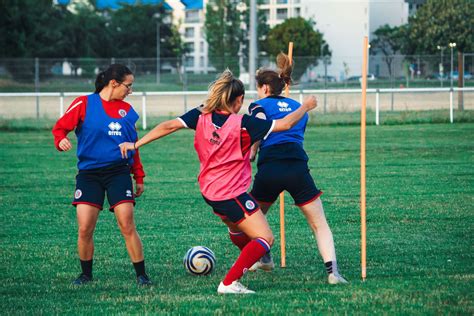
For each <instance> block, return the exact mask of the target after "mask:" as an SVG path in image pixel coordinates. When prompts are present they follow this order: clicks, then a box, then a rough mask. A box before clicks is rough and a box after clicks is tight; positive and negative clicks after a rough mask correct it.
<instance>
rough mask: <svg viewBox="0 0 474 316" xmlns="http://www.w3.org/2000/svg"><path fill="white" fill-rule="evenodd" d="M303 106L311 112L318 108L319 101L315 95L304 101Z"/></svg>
mask: <svg viewBox="0 0 474 316" xmlns="http://www.w3.org/2000/svg"><path fill="white" fill-rule="evenodd" d="M303 106H304V108H305V109H306V111H308V112H309V111H311V110H313V109H315V108H316V107H317V106H318V101H317V100H316V97H315V96H314V95H310V96H309V97H307V98H306V99H305V100H304V102H303Z"/></svg>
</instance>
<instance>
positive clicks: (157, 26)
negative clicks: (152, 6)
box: [153, 13, 161, 85]
mask: <svg viewBox="0 0 474 316" xmlns="http://www.w3.org/2000/svg"><path fill="white" fill-rule="evenodd" d="M153 17H154V18H155V19H156V84H157V85H159V84H160V82H161V77H160V76H161V74H160V68H161V62H160V52H161V47H160V42H161V38H160V26H161V23H160V22H161V16H160V14H159V13H155V14H154V15H153Z"/></svg>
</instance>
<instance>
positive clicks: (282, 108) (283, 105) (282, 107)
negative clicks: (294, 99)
mask: <svg viewBox="0 0 474 316" xmlns="http://www.w3.org/2000/svg"><path fill="white" fill-rule="evenodd" d="M277 105H278V106H279V110H280V112H291V108H290V107H288V105H289V104H288V103H286V102H283V101H278V102H277Z"/></svg>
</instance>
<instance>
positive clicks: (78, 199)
mask: <svg viewBox="0 0 474 316" xmlns="http://www.w3.org/2000/svg"><path fill="white" fill-rule="evenodd" d="M104 196H105V187H104V185H103V182H102V179H101V177H100V175H99V174H98V173H95V172H82V171H80V172H79V173H78V174H77V176H76V190H75V191H74V200H73V202H72V204H73V205H76V206H77V205H80V204H81V205H82V204H84V205H90V206H93V207H96V208H98V209H99V210H101V209H102V206H103V204H104Z"/></svg>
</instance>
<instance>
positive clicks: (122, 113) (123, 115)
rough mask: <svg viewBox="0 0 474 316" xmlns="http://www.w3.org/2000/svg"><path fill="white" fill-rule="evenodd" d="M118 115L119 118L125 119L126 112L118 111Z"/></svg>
mask: <svg viewBox="0 0 474 316" xmlns="http://www.w3.org/2000/svg"><path fill="white" fill-rule="evenodd" d="M118 113H119V115H120V116H121V117H125V115H127V111H125V110H124V109H120V110H119V111H118Z"/></svg>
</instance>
